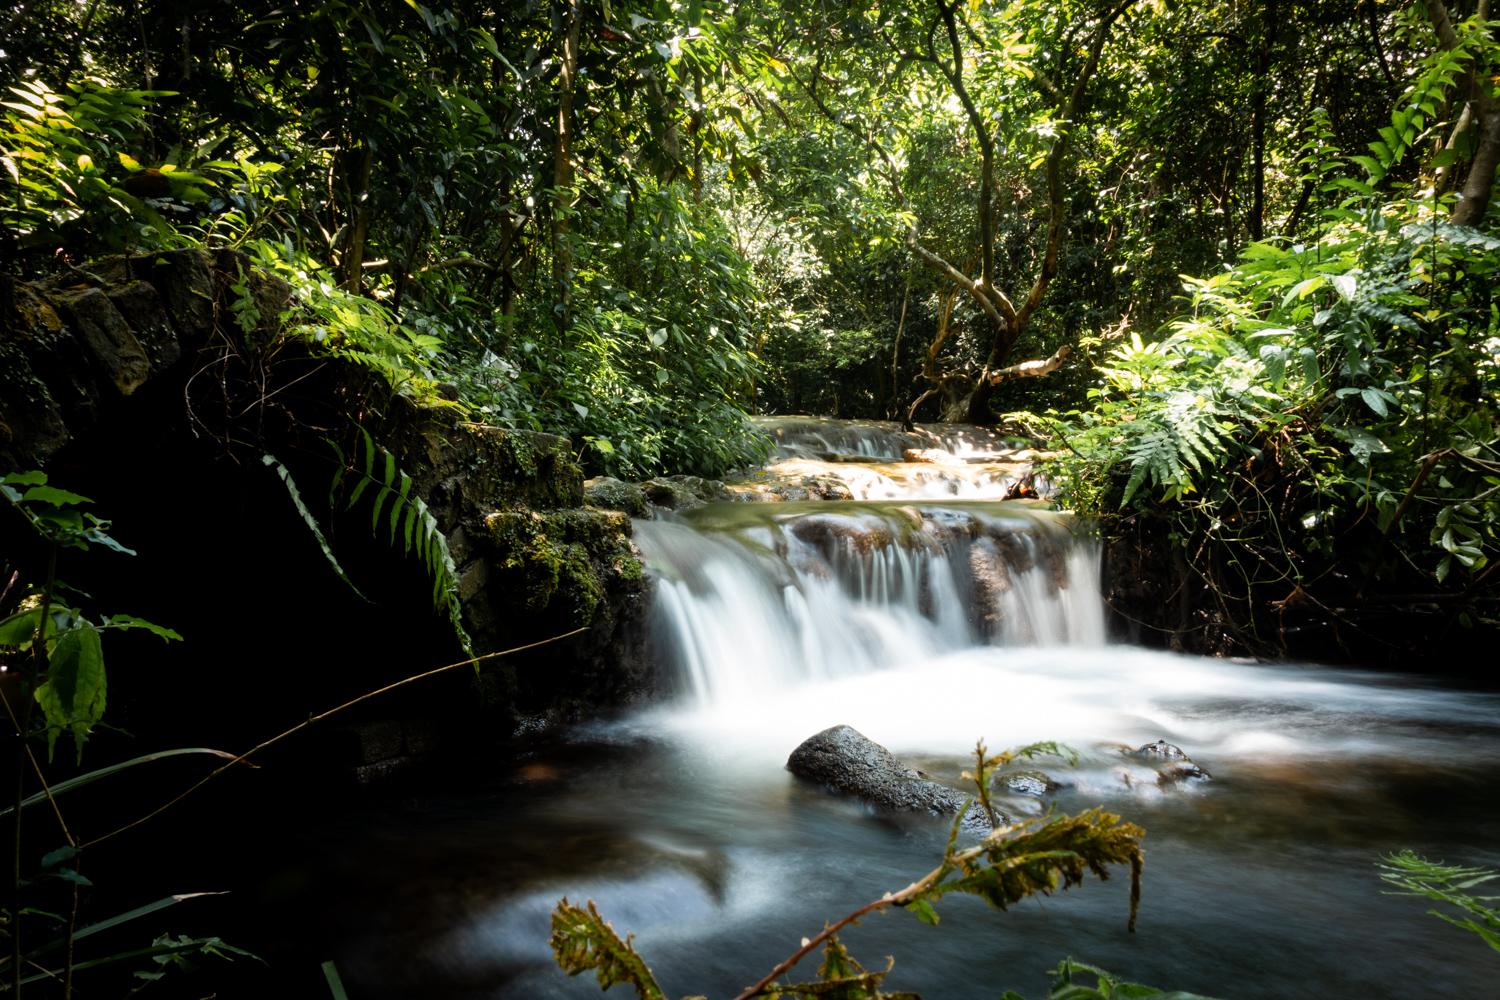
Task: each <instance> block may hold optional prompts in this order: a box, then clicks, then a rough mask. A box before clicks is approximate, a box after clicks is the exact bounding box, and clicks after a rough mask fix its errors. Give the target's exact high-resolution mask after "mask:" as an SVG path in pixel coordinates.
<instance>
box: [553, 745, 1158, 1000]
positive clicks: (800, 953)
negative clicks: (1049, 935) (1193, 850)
mask: <svg viewBox="0 0 1500 1000" xmlns="http://www.w3.org/2000/svg"><path fill="white" fill-rule="evenodd" d="M1071 753H1072V751H1070V750H1068V749H1067V748H1066V747H1062V746H1060V745H1059V744H1056V743H1035V744H1031V745H1029V746H1025V747H1020V748H1017V749H1015V750H1010V751H1006V752H1004V753H1001V754H998V755H996V756H993V757H991V756H989V755H988V753H987V752H986V750H985V748H984V744H983V743H980V744H979V745H978V746H976V747H975V770H974V772H973V773H972V774H966V777H969V778H972V779H973V780H974V782H975V784H976V786H977V787H978V789H979V795H980V799H981V801H983V802H986V803H987V802H988V785H989V781H990V779H991V777H992V769H993V768H995V767H1002V766H1005V765H1006V764H1009V763H1011V762H1013V761H1015V760H1018V759H1022V758H1032V757H1035V756H1040V755H1043V754H1050V755H1054V756H1064V757H1066V756H1068V755H1069V754H1071ZM967 812H968V806H967V805H966V806H965V807H964V809H962V810H960V811H959V814H958V817H957V818H955V819H954V821H953V825H952V827H951V828H950V830H949V833H948V842H947V846H946V847H945V848H944V851H943V860H942V863H941V864H939V865H938V866H937V867H936V868H934V869H933V870H932V871H930V872H928V873H927V874H926V875H923V876H922V877H921V878H919V879H917V880H916V881H914V882H912V883H911V884H910V885H908V886H906V887H905V888H904V889H900V890H898V891H896V892H887V893H886V894H884V895H883V896H881V897H880V898H879V899H875V900H871V901H870V902H868V903H866V904H865V905H863V906H861V907H859V908H858V909H856V910H854V911H852V912H850V913H849V914H847V915H846V916H844V917H842V918H840V919H839V920H837V921H835V922H833V923H831V924H829V925H827V926H825V927H824V928H823V930H821V931H820V932H818V933H817V934H816V935H814V936H812V937H810V938H804V939H803V942H802V945H801V947H799V948H798V949H797V950H796V951H794V952H793V953H792V954H791V955H789V956H787V957H786V958H785V959H783V960H782V961H781V962H780V963H778V964H777V965H776V967H775V968H773V969H772V970H771V971H770V972H768V973H766V975H764V976H762V977H761V978H760V980H758V981H757V982H756V983H755V984H754V985H753V986H749V987H747V988H746V989H745V990H744V991H742V992H741V993H740V994H739V995H738V996H737V997H736V998H735V1000H752V998H754V997H771V998H777V997H787V998H791V997H802V998H807V997H827V996H837V997H846V998H851V1000H895V998H902V997H905V998H912V997H913V995H912V994H906V993H882V992H880V983H881V981H882V980H883V979H884V977H885V976H886V975H887V974H888V973H889V972H890V968H889V967H887V968H886V969H885V970H884V971H877V972H870V971H867V970H865V969H864V968H863V967H862V966H860V965H859V963H858V962H856V961H854V959H853V958H852V957H851V956H850V955H849V953H848V952H847V951H846V950H845V948H844V946H843V945H842V944H841V943H840V942H839V940H838V937H837V934H838V932H839V931H841V930H843V929H844V928H845V927H848V926H849V925H851V924H854V923H857V922H858V921H859V920H861V919H862V918H864V917H867V916H869V915H870V914H872V913H877V912H879V911H881V910H886V909H890V908H891V907H893V906H899V907H903V908H906V909H908V910H910V911H911V913H912V914H913V915H914V916H916V918H917V919H918V920H921V921H923V922H924V923H929V924H936V923H937V922H938V915H937V911H936V910H935V909H934V907H933V904H934V903H936V902H937V901H938V900H940V899H942V898H943V897H944V896H946V895H948V894H950V893H960V894H965V895H971V896H977V897H979V898H980V899H983V900H984V901H985V902H987V903H989V904H990V905H991V906H993V907H995V908H996V909H1000V910H1004V909H1006V908H1007V907H1009V906H1012V905H1014V904H1015V903H1018V902H1020V901H1021V900H1023V899H1026V898H1027V897H1029V896H1033V895H1037V894H1040V895H1050V894H1052V893H1053V892H1055V891H1057V890H1058V889H1059V888H1061V889H1064V890H1066V889H1069V888H1071V887H1073V886H1075V885H1081V884H1082V883H1083V881H1084V878H1085V877H1086V876H1087V875H1089V874H1090V873H1092V874H1093V875H1094V876H1095V877H1097V878H1099V879H1101V880H1103V879H1107V878H1108V877H1109V866H1111V865H1118V864H1129V865H1130V882H1131V889H1130V918H1129V922H1128V924H1127V927H1128V928H1129V929H1130V930H1131V931H1134V930H1135V919H1136V912H1137V910H1138V909H1139V907H1140V889H1141V871H1142V868H1143V866H1144V863H1145V855H1144V852H1143V851H1142V849H1141V843H1140V842H1141V838H1142V837H1143V836H1145V831H1144V830H1142V829H1141V828H1140V827H1138V826H1136V825H1134V824H1132V823H1127V822H1124V821H1122V820H1121V819H1120V817H1119V816H1116V815H1114V814H1112V813H1108V812H1105V811H1104V810H1103V809H1099V808H1095V809H1090V810H1088V811H1086V812H1083V813H1080V814H1079V815H1077V816H1055V817H1042V818H1038V819H1034V820H1028V821H1026V822H1022V823H1013V824H1001V825H997V826H996V827H995V828H994V829H992V830H991V831H990V832H989V833H988V834H986V835H985V836H984V837H983V838H982V839H981V840H980V841H979V843H977V844H975V845H973V846H970V847H965V848H960V847H959V846H958V835H959V830H960V828H961V825H962V817H963V816H964V814H965V813H967ZM990 815H991V816H994V815H995V814H994V813H993V812H991V813H990ZM551 943H552V950H553V955H554V957H555V958H556V960H557V963H558V965H559V966H560V967H561V968H562V969H563V971H565V972H567V973H568V974H569V975H578V974H580V973H583V972H590V971H592V972H594V973H595V975H596V976H597V977H598V979H599V982H600V985H601V987H603V988H605V989H608V988H609V987H610V986H614V985H617V984H622V983H623V984H626V985H629V986H632V987H634V989H635V991H636V994H637V996H639V997H640V998H641V1000H660V998H662V997H664V995H665V994H664V993H663V992H662V989H661V986H660V985H659V984H658V983H657V982H656V979H655V977H654V976H653V975H652V974H651V970H650V969H649V968H648V967H647V966H646V964H645V961H644V960H643V959H642V958H641V957H640V955H639V954H638V953H637V952H636V951H635V949H634V948H633V947H632V945H631V942H630V938H628V937H627V938H624V939H621V938H620V936H619V935H618V934H616V933H615V931H614V929H613V928H612V927H611V926H610V925H609V924H608V923H606V922H605V921H604V919H603V918H602V917H601V916H600V914H599V911H598V910H597V909H596V908H595V906H594V904H593V903H592V902H590V903H589V904H588V906H587V909H581V908H579V907H576V906H573V905H572V904H570V903H569V902H568V901H567V900H566V899H564V900H562V901H560V902H559V903H558V906H557V908H556V909H555V910H554V911H553V913H552V938H551ZM820 946H821V947H823V949H824V962H823V965H822V967H821V968H820V969H819V979H818V981H817V982H812V983H791V984H783V983H781V982H780V979H781V977H782V976H784V975H786V973H788V972H790V971H791V970H792V968H793V967H795V966H796V965H797V964H798V963H799V962H801V961H802V959H804V958H806V957H807V956H808V955H809V954H811V953H812V952H813V951H815V950H816V949H817V948H819V947H820ZM1082 968H1087V967H1082Z"/></svg>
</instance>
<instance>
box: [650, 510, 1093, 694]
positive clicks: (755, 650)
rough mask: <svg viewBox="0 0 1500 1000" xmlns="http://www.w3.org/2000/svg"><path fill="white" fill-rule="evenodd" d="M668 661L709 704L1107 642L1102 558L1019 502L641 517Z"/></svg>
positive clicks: (1072, 527) (1071, 527)
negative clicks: (974, 657)
mask: <svg viewBox="0 0 1500 1000" xmlns="http://www.w3.org/2000/svg"><path fill="white" fill-rule="evenodd" d="M637 541H638V543H639V545H640V547H641V551H642V553H643V554H644V555H645V558H646V563H647V565H648V566H649V567H650V569H651V570H652V572H653V574H654V575H655V578H656V598H655V602H654V605H653V610H652V614H653V616H654V631H655V635H656V637H657V641H658V644H659V646H660V649H661V652H662V655H663V656H664V657H666V659H667V660H668V662H669V663H670V664H671V665H672V666H673V667H674V668H675V670H676V672H677V676H678V677H679V678H680V679H681V684H682V687H683V688H684V689H685V690H686V691H687V692H688V693H690V694H691V696H692V697H694V698H696V699H698V700H699V701H702V702H705V703H717V704H727V703H732V702H733V700H734V699H736V698H739V697H746V696H751V695H754V694H756V693H760V692H764V691H767V690H773V689H776V688H779V687H784V686H786V685H789V684H795V683H797V682H801V681H811V680H824V679H829V678H833V677H838V676H842V675H848V674H857V673H868V672H871V671H876V670H881V669H885V668H888V667H895V666H901V665H908V664H913V663H919V662H921V661H923V660H926V659H930V658H934V657H937V656H940V655H942V654H945V653H949V652H953V651H956V650H961V649H965V648H969V647H973V646H978V645H999V646H1027V645H1081V646H1088V645H1100V644H1102V643H1103V641H1104V619H1103V611H1102V607H1101V604H1100V599H1099V550H1098V545H1097V542H1096V541H1095V540H1093V539H1092V538H1090V537H1088V536H1087V535H1086V534H1084V533H1082V532H1081V531H1080V530H1079V528H1078V526H1077V525H1076V524H1075V523H1074V522H1073V520H1072V519H1071V518H1070V517H1069V516H1068V515H1066V514H1058V513H1054V512H1051V511H1047V510H1042V509H1038V508H1037V507H1036V506H1035V505H1029V504H1025V503H1018V502H997V501H991V502H934V501H929V500H917V501H905V502H900V501H886V502H855V501H834V502H822V503H728V504H715V505H710V506H709V507H705V508H701V509H699V510H697V511H693V512H691V513H689V514H688V515H686V516H684V517H681V518H679V519H675V520H666V521H650V522H642V523H641V524H639V525H638V529H637Z"/></svg>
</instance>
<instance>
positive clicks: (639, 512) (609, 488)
mask: <svg viewBox="0 0 1500 1000" xmlns="http://www.w3.org/2000/svg"><path fill="white" fill-rule="evenodd" d="M583 495H584V497H585V498H586V499H587V500H588V502H589V503H591V504H593V505H594V506H595V507H600V508H603V509H604V510H618V511H621V512H623V513H626V514H629V515H630V516H631V517H650V516H651V507H650V505H648V504H647V503H646V495H645V494H644V493H643V492H641V488H640V487H639V486H633V485H631V484H630V483H622V482H621V481H620V480H618V479H612V478H610V477H609V476H602V477H600V478H598V479H590V480H589V481H588V482H586V483H584V490H583Z"/></svg>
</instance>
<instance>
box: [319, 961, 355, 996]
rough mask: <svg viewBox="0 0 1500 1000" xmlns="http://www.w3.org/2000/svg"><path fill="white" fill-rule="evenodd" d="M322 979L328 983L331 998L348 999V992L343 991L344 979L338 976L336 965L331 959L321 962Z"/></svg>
mask: <svg viewBox="0 0 1500 1000" xmlns="http://www.w3.org/2000/svg"><path fill="white" fill-rule="evenodd" d="M323 980H324V981H325V982H326V983H328V992H329V994H330V995H332V997H333V1000H349V994H348V993H346V992H345V991H344V980H343V979H342V978H340V977H339V970H338V966H336V965H334V964H333V961H332V960H329V961H327V962H324V963H323Z"/></svg>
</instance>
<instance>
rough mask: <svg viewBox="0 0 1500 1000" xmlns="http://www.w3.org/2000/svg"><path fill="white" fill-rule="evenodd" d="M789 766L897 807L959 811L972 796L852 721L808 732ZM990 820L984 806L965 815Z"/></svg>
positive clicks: (979, 824)
mask: <svg viewBox="0 0 1500 1000" xmlns="http://www.w3.org/2000/svg"><path fill="white" fill-rule="evenodd" d="M786 768H787V770H788V771H791V772H792V773H793V774H795V775H796V776H797V777H799V778H805V779H806V780H808V781H816V782H818V783H819V784H821V785H823V786H825V787H827V788H831V789H833V790H835V791H838V792H843V793H845V794H848V795H853V796H855V797H856V798H859V799H861V800H863V801H865V802H867V803H869V804H870V805H874V806H879V807H881V808H884V809H890V810H892V811H895V812H925V813H931V814H932V815H934V816H953V815H955V814H956V813H957V812H958V811H959V810H960V809H962V808H963V807H964V803H965V801H967V797H966V796H964V795H963V794H961V793H960V792H958V791H956V790H955V789H952V788H949V787H948V786H947V785H941V784H938V783H937V782H936V781H931V780H929V779H927V778H924V777H922V775H921V774H920V773H919V772H918V771H916V770H915V769H913V768H911V767H908V766H907V765H906V764H904V763H902V761H901V760H900V758H898V757H897V756H896V755H895V754H893V753H891V752H890V751H889V750H887V749H886V748H885V747H883V746H881V745H880V744H879V743H876V742H875V741H874V740H872V739H870V738H869V737H867V736H865V735H864V734H863V733H861V732H860V731H859V730H857V729H855V728H853V727H852V726H844V725H839V726H833V727H831V728H829V729H825V730H823V731H822V732H821V733H818V734H817V735H815V736H810V737H808V738H807V739H806V740H804V741H803V742H802V744H801V745H800V746H798V747H797V749H795V750H793V751H792V755H791V756H790V757H788V758H787V761H786ZM1002 819H1003V817H1002ZM989 825H990V824H989V823H988V822H986V820H985V819H984V815H983V812H982V810H980V809H979V807H978V806H974V807H971V808H970V809H969V812H968V813H967V814H966V815H965V816H964V826H965V827H970V828H978V829H986V828H988V827H989Z"/></svg>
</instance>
